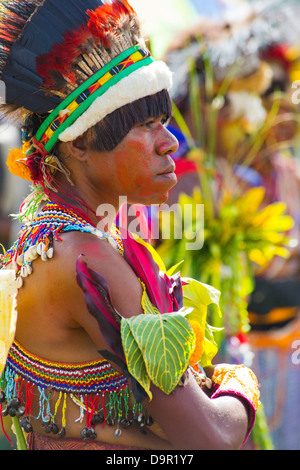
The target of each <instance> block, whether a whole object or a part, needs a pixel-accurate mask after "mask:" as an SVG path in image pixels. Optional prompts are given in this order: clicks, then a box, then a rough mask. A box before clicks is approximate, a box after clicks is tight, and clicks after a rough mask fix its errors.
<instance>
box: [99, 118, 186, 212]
mask: <svg viewBox="0 0 300 470" xmlns="http://www.w3.org/2000/svg"><path fill="white" fill-rule="evenodd" d="M177 148H178V142H177V139H176V138H175V137H174V136H173V135H172V134H171V133H170V132H169V131H168V130H167V129H166V126H165V125H164V124H163V116H162V117H160V118H157V119H149V120H147V121H146V122H145V123H143V124H139V125H137V126H135V127H134V128H133V129H132V130H131V131H130V132H129V133H128V134H127V136H126V137H125V138H124V139H123V140H122V142H121V143H120V144H119V145H117V147H116V148H115V149H114V150H112V151H111V152H108V153H102V152H90V155H91V158H92V160H91V161H92V166H93V180H94V182H95V183H96V182H97V181H98V183H96V184H98V185H99V189H100V191H101V195H102V199H103V190H105V191H106V192H107V197H106V200H107V201H110V200H112V199H116V200H117V199H118V198H119V197H120V196H125V197H126V198H127V202H128V203H129V204H143V205H151V204H162V203H164V202H165V201H166V200H167V199H168V194H169V191H170V189H171V188H172V187H173V186H174V185H175V184H176V182H177V178H176V175H175V173H174V170H175V164H174V161H173V159H172V158H171V156H170V155H171V154H172V153H175V152H176V150H177ZM95 183H94V185H95Z"/></svg>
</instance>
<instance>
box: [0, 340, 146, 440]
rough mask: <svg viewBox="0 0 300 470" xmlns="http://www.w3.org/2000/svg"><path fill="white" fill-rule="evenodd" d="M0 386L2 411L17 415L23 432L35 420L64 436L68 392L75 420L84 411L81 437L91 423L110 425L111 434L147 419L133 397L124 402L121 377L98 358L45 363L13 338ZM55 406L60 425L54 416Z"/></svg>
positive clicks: (125, 389) (92, 435)
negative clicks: (4, 404)
mask: <svg viewBox="0 0 300 470" xmlns="http://www.w3.org/2000/svg"><path fill="white" fill-rule="evenodd" d="M0 388H1V390H2V393H3V396H2V400H0V403H1V401H4V397H5V401H6V402H7V407H6V409H5V410H4V411H3V414H4V415H5V414H10V416H19V417H22V419H21V426H22V428H23V429H24V431H25V432H27V433H28V432H31V431H32V430H33V426H32V422H33V419H36V420H38V419H41V420H42V424H43V426H45V432H46V433H53V434H58V435H59V437H64V436H65V435H66V433H67V423H66V408H67V397H68V396H69V397H70V398H71V399H72V400H73V402H74V403H75V404H76V405H77V406H78V407H79V410H80V414H79V418H78V419H77V420H76V421H80V422H81V423H82V422H83V420H84V415H85V427H84V428H83V429H82V432H81V436H82V437H83V438H92V439H95V438H96V437H97V435H96V433H95V429H94V428H95V426H96V425H97V424H102V426H105V424H107V425H108V426H115V425H116V431H115V437H119V436H120V435H121V433H122V429H124V428H125V429H126V428H129V427H130V426H131V425H132V424H134V423H135V422H136V423H138V424H140V425H142V426H145V425H148V426H149V425H151V424H152V419H151V418H150V416H149V415H147V412H146V411H145V410H144V409H143V407H142V406H141V405H140V404H138V403H136V402H135V401H133V406H131V407H130V402H129V399H130V397H131V394H132V392H131V391H130V389H129V387H128V381H127V379H126V377H125V376H124V375H120V374H118V373H117V372H115V370H114V369H113V368H112V367H111V365H110V364H109V363H108V362H107V361H106V360H103V359H102V360H97V361H92V362H89V363H84V364H65V363H56V362H51V361H48V360H45V359H41V358H39V357H37V356H35V355H33V354H31V353H29V352H28V351H26V350H25V349H24V348H23V347H22V346H21V345H20V344H19V343H18V342H17V341H15V342H14V343H13V345H12V347H11V349H10V351H9V355H8V359H7V363H6V367H5V370H4V372H3V374H2V378H1V380H0ZM34 394H38V396H39V413H38V415H37V416H36V417H33V416H32V403H33V396H34ZM52 396H54V397H57V398H55V403H53V402H50V398H51V397H52ZM50 403H51V405H50ZM60 408H61V416H62V419H61V427H59V426H58V424H59V423H58V421H57V415H58V411H59V409H60Z"/></svg>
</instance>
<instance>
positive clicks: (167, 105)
mask: <svg viewBox="0 0 300 470" xmlns="http://www.w3.org/2000/svg"><path fill="white" fill-rule="evenodd" d="M160 116H164V117H165V119H166V120H168V119H169V118H170V117H171V116H172V102H171V98H170V95H169V93H168V92H167V90H162V91H160V92H158V93H156V94H155V95H150V96H146V97H144V98H141V99H139V100H136V101H133V102H132V103H130V104H127V105H125V106H123V107H122V108H120V109H117V110H116V111H113V112H112V113H111V114H108V115H107V116H106V117H105V118H104V119H103V120H102V121H100V122H98V123H97V124H96V125H95V126H94V127H92V128H91V129H89V130H88V131H86V133H85V134H84V137H86V138H87V140H88V142H89V145H90V147H91V149H92V150H94V151H98V152H109V151H110V150H113V149H114V148H115V147H116V146H117V145H118V144H119V143H120V142H121V141H122V140H123V139H124V137H126V135H127V134H128V132H129V131H130V130H131V129H132V128H133V127H134V126H136V125H137V124H140V123H143V122H145V121H147V119H149V118H158V117H160Z"/></svg>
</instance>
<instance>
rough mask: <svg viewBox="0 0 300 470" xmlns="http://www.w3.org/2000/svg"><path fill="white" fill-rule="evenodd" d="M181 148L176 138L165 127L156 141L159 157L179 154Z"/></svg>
mask: <svg viewBox="0 0 300 470" xmlns="http://www.w3.org/2000/svg"><path fill="white" fill-rule="evenodd" d="M178 147H179V144H178V140H177V139H176V137H175V136H174V135H173V134H172V133H171V132H170V131H169V130H168V129H167V128H166V127H164V126H162V129H161V132H160V134H159V136H158V138H157V141H156V148H157V153H158V154H159V155H166V154H167V155H168V154H172V153H175V152H177V150H178Z"/></svg>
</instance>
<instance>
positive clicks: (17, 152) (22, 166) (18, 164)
mask: <svg viewBox="0 0 300 470" xmlns="http://www.w3.org/2000/svg"><path fill="white" fill-rule="evenodd" d="M25 147H26V144H25V145H24V147H22V149H18V148H13V149H11V150H10V151H9V153H8V158H7V161H6V164H7V166H8V168H9V171H10V172H11V173H12V174H13V175H15V176H19V177H20V178H22V179H24V180H28V181H32V179H31V173H30V170H29V168H28V166H27V165H26V155H25V151H24V150H25Z"/></svg>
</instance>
